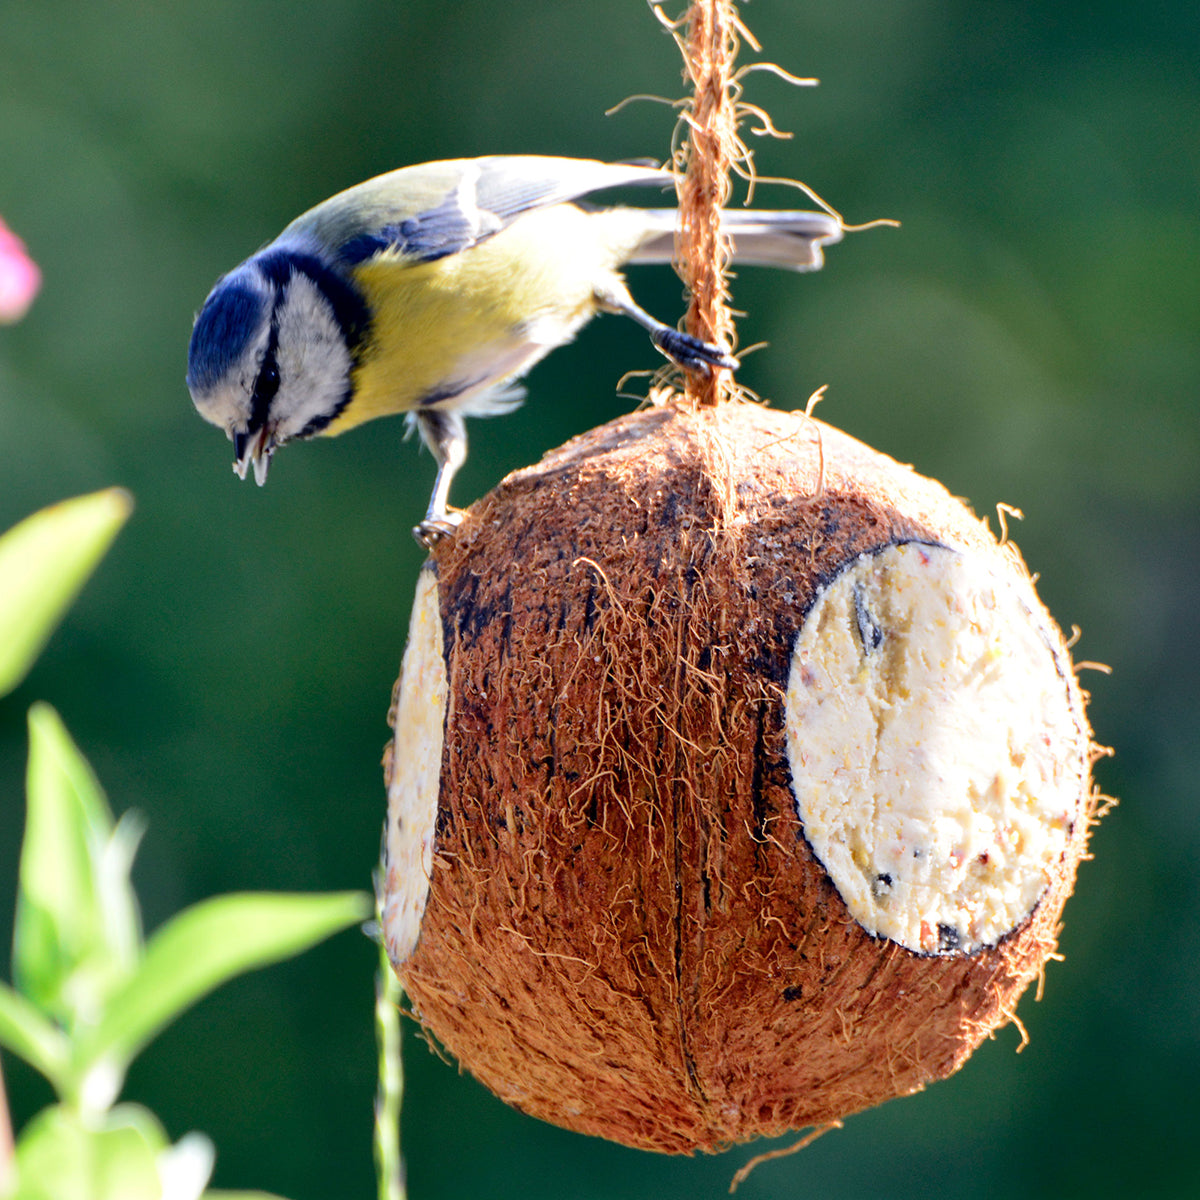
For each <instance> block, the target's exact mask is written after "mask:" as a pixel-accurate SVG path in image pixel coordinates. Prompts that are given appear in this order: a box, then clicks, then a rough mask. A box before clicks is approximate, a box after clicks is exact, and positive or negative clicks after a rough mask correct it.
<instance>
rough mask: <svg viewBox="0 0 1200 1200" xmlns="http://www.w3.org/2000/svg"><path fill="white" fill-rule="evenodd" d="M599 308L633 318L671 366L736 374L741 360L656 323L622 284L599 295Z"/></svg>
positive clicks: (614, 283)
mask: <svg viewBox="0 0 1200 1200" xmlns="http://www.w3.org/2000/svg"><path fill="white" fill-rule="evenodd" d="M596 304H597V306H598V307H599V308H600V309H601V310H602V311H604V312H611V313H620V314H621V315H622V316H626V317H630V318H631V319H632V320H634V321H636V322H637V323H638V324H639V325H640V326H641V327H642V328H643V329H645V330H648V331H649V334H650V340H651V341H652V342H653V343H654V344H655V346H657V347H658V349H659V350H661V351H662V352H663V354H665V355H666V356H667V357H668V358H669V359H670V360H671V361H672V362H675V363H678V364H679V365H680V366H681V367H683V368H684V369H685V370H687V371H698V372H700V373H701V374H702V375H707V374H708V373H709V372H710V371H711V370H712V368H713V367H725V368H726V369H727V370H730V371H735V370H737V367H738V360H737V359H736V358H733V357H732V356H731V355H729V354H726V353H725V351H724V350H722V349H721V347H720V346H714V345H713V344H712V343H711V342H702V341H701V340H700V339H699V338H694V337H692V335H691V334H690V333H681V332H680V331H679V330H678V329H672V328H671V327H670V326H669V325H664V324H663V323H662V322H661V321H658V320H655V318H654V317H652V316H651V315H650V314H649V313H648V312H647V311H646V310H645V309H644V308H640V307H639V306H638V304H637V303H636V301H635V300H634V298H633V297H632V296H631V295H630V294H629V290H628V289H627V288H626V287H625V285H624V284H623V283H622V282H621V281H620V280H619V279H617V280H613V281H611V282H610V283H608V284H607V285H606V286H605V287H604V289H603V290H599V289H597V291H596Z"/></svg>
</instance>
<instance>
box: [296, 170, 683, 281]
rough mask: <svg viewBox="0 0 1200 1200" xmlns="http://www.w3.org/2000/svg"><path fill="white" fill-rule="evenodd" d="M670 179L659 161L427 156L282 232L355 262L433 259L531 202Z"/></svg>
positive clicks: (488, 231) (468, 243)
mask: <svg viewBox="0 0 1200 1200" xmlns="http://www.w3.org/2000/svg"><path fill="white" fill-rule="evenodd" d="M670 182H671V174H670V172H668V171H662V170H660V169H658V168H656V167H652V166H647V165H645V164H641V163H604V162H598V161H594V160H591V159H577V158H550V157H542V156H538V155H497V156H494V157H490V158H473V159H454V160H449V161H447V162H436V163H424V164H422V165H421V166H417V167H402V168H401V169H400V170H398V171H392V172H389V173H388V174H387V175H380V176H379V177H378V178H376V179H369V180H367V182H366V183H361V184H359V185H358V186H357V187H354V188H350V189H349V190H348V191H345V192H342V193H340V194H339V195H337V196H334V197H333V198H332V199H330V200H326V201H325V203H324V204H320V205H318V206H317V207H316V208H314V209H311V210H310V211H309V212H307V213H305V214H304V215H303V216H302V217H299V218H297V220H295V221H293V222H292V224H291V225H289V226H288V228H287V229H286V230H285V231H284V234H285V235H302V236H315V237H316V239H317V240H318V241H319V242H320V243H321V245H322V246H323V247H325V248H326V249H328V250H330V251H332V252H333V253H334V254H335V255H336V257H337V258H338V259H339V261H341V262H343V263H345V264H347V265H350V266H352V265H354V264H356V263H361V262H364V261H366V260H367V259H369V258H373V257H374V256H375V255H377V254H380V253H384V252H387V253H389V254H394V255H396V256H397V257H399V258H401V259H402V260H404V261H407V262H410V263H411V262H431V261H433V260H434V259H438V258H445V257H446V256H447V255H450V254H458V253H460V252H461V251H463V250H468V249H470V247H472V246H474V245H478V243H479V242H481V241H483V240H485V239H486V238H489V237H491V236H492V235H493V234H495V233H498V232H499V231H500V230H501V229H503V228H504V227H505V226H506V225H508V224H509V223H510V222H512V221H513V220H515V219H516V218H517V217H518V216H520V215H521V214H522V213H524V212H528V211H529V210H531V209H535V208H544V207H547V206H549V205H552V204H563V203H566V202H567V201H570V200H575V199H577V198H579V197H580V196H585V195H587V194H588V193H590V192H596V191H600V190H602V189H604V188H613V187H623V186H629V185H651V184H657V185H659V186H666V185H668V184H669V183H670Z"/></svg>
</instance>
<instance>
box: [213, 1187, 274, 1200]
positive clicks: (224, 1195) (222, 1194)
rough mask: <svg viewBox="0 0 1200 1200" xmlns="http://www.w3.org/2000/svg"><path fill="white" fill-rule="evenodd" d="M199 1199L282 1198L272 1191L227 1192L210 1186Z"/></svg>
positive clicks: (265, 1199)
mask: <svg viewBox="0 0 1200 1200" xmlns="http://www.w3.org/2000/svg"><path fill="white" fill-rule="evenodd" d="M200 1200H283V1197H282V1196H277V1195H275V1193H274V1192H228V1191H226V1190H225V1189H224V1188H210V1189H209V1190H208V1191H207V1192H205V1193H204V1195H203V1196H201V1197H200Z"/></svg>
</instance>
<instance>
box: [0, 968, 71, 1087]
mask: <svg viewBox="0 0 1200 1200" xmlns="http://www.w3.org/2000/svg"><path fill="white" fill-rule="evenodd" d="M0 1046H4V1047H5V1048H6V1049H8V1050H11V1051H12V1052H13V1053H14V1054H17V1055H20V1057H21V1058H23V1059H24V1060H25V1061H26V1062H27V1063H28V1064H29V1065H30V1066H31V1067H34V1068H36V1069H37V1070H39V1071H41V1073H42V1074H43V1075H45V1076H46V1078H47V1079H49V1080H50V1082H51V1083H53V1084H54V1085H55V1087H59V1086H60V1085H61V1083H62V1081H63V1078H64V1076H63V1072H64V1070H65V1068H66V1066H67V1062H68V1055H69V1051H70V1047H69V1045H68V1043H67V1038H66V1035H65V1034H64V1033H63V1032H62V1030H60V1029H58V1028H57V1027H56V1026H55V1025H53V1024H52V1023H51V1022H50V1021H48V1020H47V1019H46V1018H45V1017H43V1016H42V1014H41V1013H40V1012H38V1010H37V1008H35V1007H34V1005H33V1004H31V1003H30V1002H29V1001H28V1000H26V999H25V997H24V996H22V995H21V993H20V992H16V991H13V989H12V988H10V987H8V986H7V985H6V984H3V983H0Z"/></svg>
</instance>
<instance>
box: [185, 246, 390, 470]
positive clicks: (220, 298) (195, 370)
mask: <svg viewBox="0 0 1200 1200" xmlns="http://www.w3.org/2000/svg"><path fill="white" fill-rule="evenodd" d="M368 324H369V319H368V314H367V310H366V306H365V304H364V302H363V300H362V297H361V296H360V295H359V294H358V292H357V290H356V289H355V288H354V287H353V286H352V285H351V284H350V283H349V282H347V280H346V279H345V277H344V276H343V275H342V274H341V273H340V272H338V271H337V270H336V268H334V267H333V266H332V265H331V264H330V263H329V262H328V261H327V259H326V258H325V257H324V256H322V255H321V254H320V253H318V252H316V251H314V250H313V249H312V248H310V247H305V246H286V245H280V244H278V243H275V244H273V245H271V246H268V247H267V248H266V249H265V250H262V251H260V252H259V253H258V254H256V255H254V256H253V257H252V258H249V259H247V260H246V262H244V263H242V265H241V266H239V267H238V268H237V269H236V270H233V271H231V272H230V273H229V274H228V275H225V276H224V277H223V278H221V279H220V280H218V282H217V284H216V286H215V287H214V288H213V290H212V292H211V293H210V294H209V297H208V299H207V300H206V301H205V302H204V307H203V308H202V309H201V310H200V315H199V316H198V317H197V318H196V324H195V327H194V328H193V330H192V341H191V345H190V347H189V348H188V373H187V385H188V390H189V391H190V392H191V394H192V401H193V403H194V404H195V405H196V409H197V411H198V412H199V413H200V415H201V416H202V417H203V418H204V419H205V420H206V421H209V422H211V423H212V424H213V425H216V426H218V427H219V428H221V429H224V430H225V432H226V434H227V435H228V436H229V439H230V440H231V441H232V442H233V446H234V463H233V469H234V470H235V471H236V472H237V474H238V476H239V478H242V479H244V478H245V477H246V472H247V470H248V469H249V468H250V467H253V468H254V478H255V480H256V481H257V482H258V483H259V484H260V485H261V484H263V483H265V482H266V478H267V467H268V465H269V464H270V461H271V455H272V454H273V453H274V452H275V450H276V449H277V448H278V447H279V446H282V445H283V444H284V443H285V442H290V441H292V440H293V439H296V438H308V437H312V436H313V435H314V434H317V433H320V432H321V431H322V430H323V429H324V428H325V427H326V426H327V425H328V424H329V423H330V422H331V421H332V420H333V419H334V418H335V417H336V416H337V415H338V414H339V413H340V412H341V411H342V409H344V408H345V407H346V405H347V404H348V403H349V401H350V398H351V394H352V390H353V383H352V371H353V368H354V365H355V356H356V352H357V350H358V348H359V346H360V345H361V344H362V341H363V339H364V337H365V335H366V332H367V327H368Z"/></svg>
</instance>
